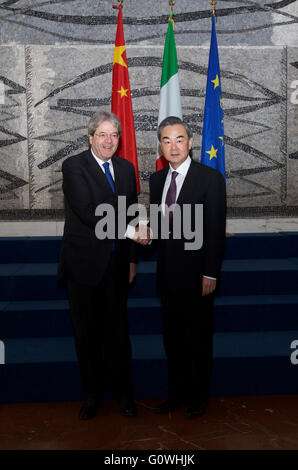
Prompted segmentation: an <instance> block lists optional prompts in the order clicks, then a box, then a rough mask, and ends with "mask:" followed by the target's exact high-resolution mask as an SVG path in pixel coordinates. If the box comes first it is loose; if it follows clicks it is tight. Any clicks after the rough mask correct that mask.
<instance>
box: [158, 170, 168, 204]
mask: <svg viewBox="0 0 298 470" xmlns="http://www.w3.org/2000/svg"><path fill="white" fill-rule="evenodd" d="M168 171H169V168H168V167H166V168H164V169H163V170H161V171H160V172H159V178H158V180H157V185H156V200H157V202H158V204H161V200H162V193H163V188H164V185H165V182H166V177H167V174H168Z"/></svg>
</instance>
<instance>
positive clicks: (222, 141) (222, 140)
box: [219, 135, 224, 145]
mask: <svg viewBox="0 0 298 470" xmlns="http://www.w3.org/2000/svg"><path fill="white" fill-rule="evenodd" d="M219 138H220V140H221V143H222V145H223V144H224V139H223V137H222V136H221V135H220V136H219Z"/></svg>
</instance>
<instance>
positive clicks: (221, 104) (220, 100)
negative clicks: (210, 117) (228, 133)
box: [219, 98, 222, 109]
mask: <svg viewBox="0 0 298 470" xmlns="http://www.w3.org/2000/svg"><path fill="white" fill-rule="evenodd" d="M219 101H220V107H221V109H222V98H220V100H219Z"/></svg>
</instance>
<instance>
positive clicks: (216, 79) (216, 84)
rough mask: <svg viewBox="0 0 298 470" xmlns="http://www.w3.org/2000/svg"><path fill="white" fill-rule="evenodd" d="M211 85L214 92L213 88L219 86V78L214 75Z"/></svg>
mask: <svg viewBox="0 0 298 470" xmlns="http://www.w3.org/2000/svg"><path fill="white" fill-rule="evenodd" d="M211 82H212V83H214V88H213V90H215V88H217V87H218V86H219V78H218V75H216V77H215V79H214V80H211Z"/></svg>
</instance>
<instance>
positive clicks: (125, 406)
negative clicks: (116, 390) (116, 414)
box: [119, 398, 138, 418]
mask: <svg viewBox="0 0 298 470" xmlns="http://www.w3.org/2000/svg"><path fill="white" fill-rule="evenodd" d="M119 404H120V413H121V414H122V415H123V416H126V417H128V418H134V417H135V416H137V414H138V409H137V405H136V403H135V401H134V399H133V398H121V399H120V400H119Z"/></svg>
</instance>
